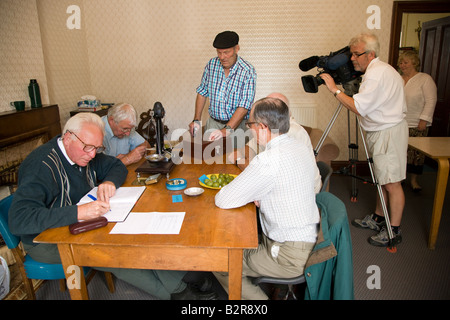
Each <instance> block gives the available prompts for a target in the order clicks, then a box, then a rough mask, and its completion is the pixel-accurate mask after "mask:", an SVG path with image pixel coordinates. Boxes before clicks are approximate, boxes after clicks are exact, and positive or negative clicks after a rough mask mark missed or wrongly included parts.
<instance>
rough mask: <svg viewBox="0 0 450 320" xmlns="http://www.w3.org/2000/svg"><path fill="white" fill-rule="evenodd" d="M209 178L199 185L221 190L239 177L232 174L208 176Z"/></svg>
mask: <svg viewBox="0 0 450 320" xmlns="http://www.w3.org/2000/svg"><path fill="white" fill-rule="evenodd" d="M206 176H207V177H208V178H207V179H205V180H203V182H202V181H199V182H198V183H199V184H200V185H201V186H202V187H205V188H210V189H221V188H223V187H225V186H226V185H227V184H229V183H230V182H231V181H233V179H234V178H236V177H237V175H235V174H230V173H212V174H207V175H206Z"/></svg>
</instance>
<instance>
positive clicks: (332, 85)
mask: <svg viewBox="0 0 450 320" xmlns="http://www.w3.org/2000/svg"><path fill="white" fill-rule="evenodd" d="M320 77H321V78H322V80H323V81H325V85H326V86H327V88H328V90H330V92H331V93H333V94H334V93H335V92H336V91H337V90H338V87H337V86H336V83H335V82H334V79H333V77H332V76H330V75H329V74H328V73H322V74H320Z"/></svg>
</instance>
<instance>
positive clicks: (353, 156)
mask: <svg viewBox="0 0 450 320" xmlns="http://www.w3.org/2000/svg"><path fill="white" fill-rule="evenodd" d="M358 87H359V83H356V82H355V83H350V84H347V86H345V85H344V89H345V94H347V95H348V96H353V92H357V88H358ZM342 107H343V104H342V103H339V106H338V107H337V109H336V111H335V112H334V114H333V116H332V117H331V120H330V122H329V123H328V125H327V127H326V129H325V130H324V132H323V134H322V136H321V137H320V139H319V142H318V143H317V146H316V148H315V149H314V155H315V156H317V154H318V153H319V150H320V148H321V147H322V144H323V142H324V141H325V139H326V137H327V136H328V133H329V132H330V130H331V128H332V127H333V125H334V123H335V121H336V119H337V117H338V116H339V114H340V112H341V110H342ZM347 112H348V118H347V120H348V135H349V161H350V164H349V166H350V167H351V170H352V173H351V174H348V167H347V168H346V169H344V170H342V169H341V173H344V174H347V175H349V176H351V177H352V195H351V201H352V202H356V197H357V193H358V191H357V189H356V179H360V180H363V181H365V182H369V181H368V180H366V179H364V178H361V177H358V176H356V165H355V164H356V161H357V159H358V130H356V144H354V143H351V142H350V111H349V110H348V111H347ZM356 126H357V128H358V129H359V133H360V134H361V138H362V141H363V145H364V151H365V154H366V158H367V163H368V164H369V169H370V175H371V178H372V184H374V185H375V186H376V187H377V191H378V196H379V197H380V202H381V207H382V209H383V215H384V218H385V221H386V228H387V231H388V235H389V246H388V248H387V249H388V251H389V252H392V253H395V252H396V251H397V249H396V247H395V245H394V244H393V241H392V239H394V235H393V233H392V228H391V223H390V219H389V214H388V211H387V206H386V201H385V198H384V194H383V190H382V188H381V185H380V184H379V183H378V181H377V178H376V176H375V173H374V169H373V159H372V158H371V157H370V156H369V152H368V151H367V145H366V141H365V138H364V132H363V130H362V127H361V123H360V121H359V117H358V116H356Z"/></svg>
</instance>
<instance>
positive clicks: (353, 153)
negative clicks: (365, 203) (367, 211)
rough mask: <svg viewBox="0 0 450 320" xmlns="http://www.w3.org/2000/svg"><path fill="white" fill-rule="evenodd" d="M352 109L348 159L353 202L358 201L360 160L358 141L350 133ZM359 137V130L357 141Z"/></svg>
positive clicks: (348, 113)
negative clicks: (357, 175) (357, 169)
mask: <svg viewBox="0 0 450 320" xmlns="http://www.w3.org/2000/svg"><path fill="white" fill-rule="evenodd" d="M350 122H351V121H350V110H347V130H348V159H349V162H350V166H351V176H352V194H351V197H350V201H351V202H357V201H358V188H357V186H356V182H357V180H356V162H357V161H358V143H353V142H351V133H350ZM357 139H358V131H356V141H358V140H357Z"/></svg>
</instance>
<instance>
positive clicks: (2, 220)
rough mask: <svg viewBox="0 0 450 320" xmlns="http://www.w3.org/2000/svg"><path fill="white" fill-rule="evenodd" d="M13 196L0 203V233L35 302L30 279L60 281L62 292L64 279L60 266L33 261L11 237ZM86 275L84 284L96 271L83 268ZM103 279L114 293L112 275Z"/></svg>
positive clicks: (18, 240) (18, 241)
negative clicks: (10, 225)
mask: <svg viewBox="0 0 450 320" xmlns="http://www.w3.org/2000/svg"><path fill="white" fill-rule="evenodd" d="M12 198H13V196H12V195H10V196H8V197H6V198H4V199H2V200H1V201H0V233H1V235H2V237H3V239H4V240H5V243H6V245H7V247H8V248H9V249H10V250H11V251H12V253H13V255H14V258H15V260H16V263H17V265H18V267H19V270H20V273H21V275H22V278H23V283H24V285H25V291H26V293H27V297H28V299H29V300H35V299H36V295H35V292H34V287H33V283H32V281H31V279H39V280H58V279H59V280H60V282H59V283H60V289H61V291H64V290H65V288H66V281H65V279H66V277H65V273H64V269H63V266H62V264H50V263H42V262H37V261H35V260H33V259H32V258H31V257H30V256H28V255H26V254H24V252H23V251H22V249H21V247H20V246H19V243H20V239H19V237H17V236H15V235H13V234H12V233H11V231H10V230H9V225H8V212H9V207H10V206H11V202H12ZM83 271H84V273H85V275H86V282H87V283H89V281H90V280H91V279H92V277H93V276H94V275H95V272H96V270H94V269H91V268H83ZM105 278H106V282H107V285H108V289H109V291H110V292H111V293H113V292H114V291H115V288H114V282H113V278H112V274H111V273H110V272H105Z"/></svg>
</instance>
